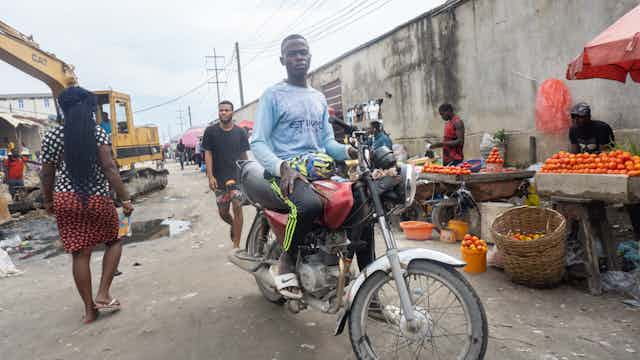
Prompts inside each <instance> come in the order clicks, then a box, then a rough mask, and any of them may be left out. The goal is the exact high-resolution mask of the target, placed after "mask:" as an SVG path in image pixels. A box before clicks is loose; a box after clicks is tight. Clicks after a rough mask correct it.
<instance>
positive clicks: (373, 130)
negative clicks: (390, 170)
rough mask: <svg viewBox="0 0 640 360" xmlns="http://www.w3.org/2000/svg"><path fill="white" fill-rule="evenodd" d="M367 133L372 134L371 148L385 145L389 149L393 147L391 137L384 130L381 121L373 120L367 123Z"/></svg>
mask: <svg viewBox="0 0 640 360" xmlns="http://www.w3.org/2000/svg"><path fill="white" fill-rule="evenodd" d="M369 133H370V134H371V135H372V136H373V141H372V144H371V147H372V148H373V150H375V149H377V148H379V147H382V146H386V147H388V148H389V150H392V149H393V142H391V138H390V137H389V134H387V132H386V131H384V126H383V125H382V121H380V120H373V121H371V122H370V123H369Z"/></svg>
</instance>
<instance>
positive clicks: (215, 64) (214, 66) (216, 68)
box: [204, 48, 227, 104]
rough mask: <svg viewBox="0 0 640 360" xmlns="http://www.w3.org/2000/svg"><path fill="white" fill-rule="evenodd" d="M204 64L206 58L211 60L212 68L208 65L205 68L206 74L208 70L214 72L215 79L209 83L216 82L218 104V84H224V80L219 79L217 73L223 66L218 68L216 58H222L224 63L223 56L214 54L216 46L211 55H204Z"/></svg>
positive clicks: (222, 69)
mask: <svg viewBox="0 0 640 360" xmlns="http://www.w3.org/2000/svg"><path fill="white" fill-rule="evenodd" d="M204 58H205V64H206V63H207V60H213V68H209V67H208V65H206V66H207V68H206V70H207V74H209V72H212V71H213V73H214V74H215V78H216V80H215V81H210V82H209V84H216V93H217V94H218V104H220V84H226V83H227V82H226V81H220V79H219V77H218V75H219V73H220V71H224V68H219V67H218V59H222V63H223V64H224V56H218V55H216V48H213V56H205V57H204Z"/></svg>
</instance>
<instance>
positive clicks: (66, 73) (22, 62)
mask: <svg viewBox="0 0 640 360" xmlns="http://www.w3.org/2000/svg"><path fill="white" fill-rule="evenodd" d="M0 60H2V61H5V62H6V63H8V64H10V65H12V66H14V67H16V68H18V69H19V70H21V71H22V72H24V73H27V74H29V75H31V76H33V77H34V78H36V79H40V80H42V81H43V82H44V83H45V84H47V85H48V86H49V87H50V88H51V92H52V93H53V96H54V98H57V97H58V95H59V94H60V93H61V92H62V90H64V89H66V88H67V87H69V86H72V85H76V84H77V83H78V78H77V77H76V74H75V72H74V68H73V65H70V64H67V63H65V62H64V61H62V60H60V59H58V58H57V57H56V56H55V55H54V54H51V53H48V52H46V51H44V50H42V49H40V46H39V45H38V44H37V43H36V42H35V41H33V38H32V37H29V36H26V35H25V34H23V33H21V32H19V31H18V30H16V29H14V28H12V27H11V26H9V25H7V24H6V23H4V22H2V21H0Z"/></svg>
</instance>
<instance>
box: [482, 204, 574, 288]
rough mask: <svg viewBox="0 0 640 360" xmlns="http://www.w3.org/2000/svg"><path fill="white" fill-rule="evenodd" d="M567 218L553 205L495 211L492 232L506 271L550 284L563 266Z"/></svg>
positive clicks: (559, 276)
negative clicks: (552, 207)
mask: <svg viewBox="0 0 640 360" xmlns="http://www.w3.org/2000/svg"><path fill="white" fill-rule="evenodd" d="M565 231H566V220H565V218H564V217H563V216H562V215H561V214H560V213H559V212H557V211H555V210H552V209H546V208H540V207H531V206H520V207H515V208H512V209H509V210H506V211H505V212H503V213H502V214H500V215H498V216H497V217H496V219H495V220H494V221H493V224H492V225H491V235H492V236H493V239H494V241H495V243H496V245H497V246H498V248H499V249H500V251H501V252H502V255H503V260H504V269H505V272H506V273H507V274H508V275H509V277H510V278H511V280H512V281H514V282H517V283H520V284H523V285H527V286H532V287H550V286H553V285H556V284H558V283H559V282H560V281H561V280H562V276H563V275H564V270H565Z"/></svg>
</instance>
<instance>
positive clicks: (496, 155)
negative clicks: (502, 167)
mask: <svg viewBox="0 0 640 360" xmlns="http://www.w3.org/2000/svg"><path fill="white" fill-rule="evenodd" d="M486 163H487V164H504V159H503V158H502V156H500V151H499V150H498V148H497V147H494V148H493V149H491V152H490V153H489V157H487V161H486Z"/></svg>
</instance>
